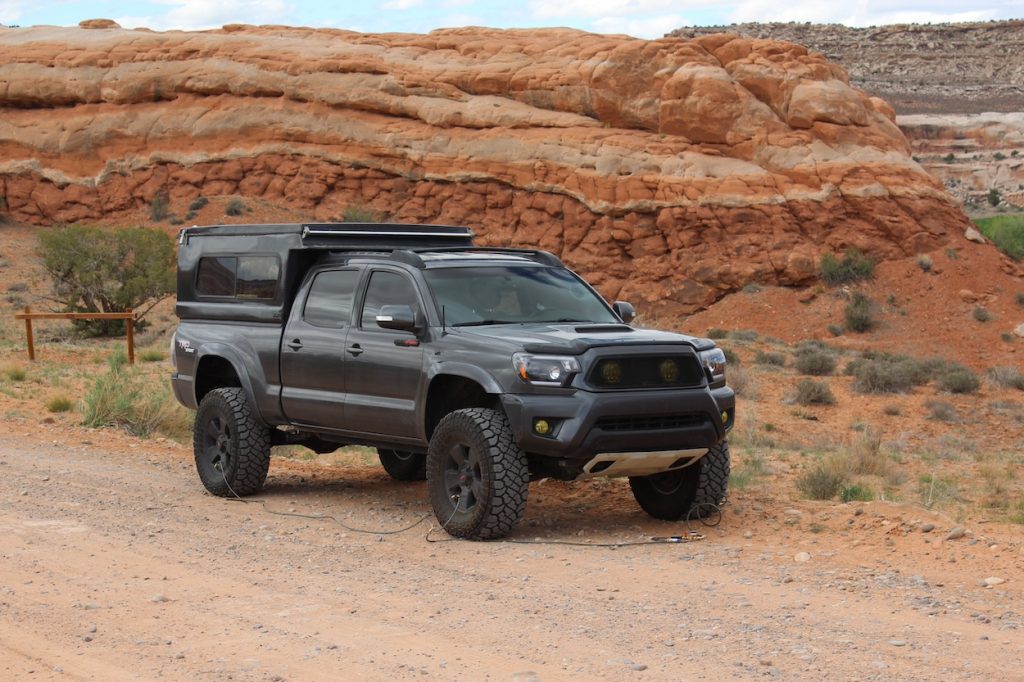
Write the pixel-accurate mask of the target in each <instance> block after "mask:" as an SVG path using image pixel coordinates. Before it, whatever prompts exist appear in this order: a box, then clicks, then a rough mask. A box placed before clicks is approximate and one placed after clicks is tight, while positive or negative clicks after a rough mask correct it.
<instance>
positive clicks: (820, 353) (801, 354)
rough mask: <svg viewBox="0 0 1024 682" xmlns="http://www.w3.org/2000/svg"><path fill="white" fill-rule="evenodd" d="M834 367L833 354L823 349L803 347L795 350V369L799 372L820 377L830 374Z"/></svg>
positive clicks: (834, 359)
mask: <svg viewBox="0 0 1024 682" xmlns="http://www.w3.org/2000/svg"><path fill="white" fill-rule="evenodd" d="M835 369H836V358H835V356H834V355H833V354H832V353H830V352H828V351H824V350H819V349H815V348H810V347H807V348H804V349H800V350H799V351H797V354H796V371H798V372H800V374H809V375H811V376H816V377H821V376H828V375H829V374H832V372H834V371H835Z"/></svg>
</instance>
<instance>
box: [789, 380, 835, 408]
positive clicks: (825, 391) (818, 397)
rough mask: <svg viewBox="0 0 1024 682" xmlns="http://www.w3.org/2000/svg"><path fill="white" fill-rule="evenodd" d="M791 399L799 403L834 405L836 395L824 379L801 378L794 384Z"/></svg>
mask: <svg viewBox="0 0 1024 682" xmlns="http://www.w3.org/2000/svg"><path fill="white" fill-rule="evenodd" d="M793 401H794V402H796V403H797V404H799V405H835V403H836V397H835V396H834V395H833V394H832V389H830V388H829V387H828V384H827V383H825V382H824V381H815V380H813V379H801V380H800V381H798V382H797V384H796V393H795V394H794V396H793Z"/></svg>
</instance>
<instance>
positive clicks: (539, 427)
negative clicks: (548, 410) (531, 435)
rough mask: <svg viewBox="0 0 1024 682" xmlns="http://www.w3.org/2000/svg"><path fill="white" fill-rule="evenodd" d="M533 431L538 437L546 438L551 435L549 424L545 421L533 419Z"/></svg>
mask: <svg viewBox="0 0 1024 682" xmlns="http://www.w3.org/2000/svg"><path fill="white" fill-rule="evenodd" d="M533 430H534V431H536V432H537V434H538V435H541V436H546V435H548V434H549V433H551V424H549V423H548V420H547V419H535V420H534V422H533Z"/></svg>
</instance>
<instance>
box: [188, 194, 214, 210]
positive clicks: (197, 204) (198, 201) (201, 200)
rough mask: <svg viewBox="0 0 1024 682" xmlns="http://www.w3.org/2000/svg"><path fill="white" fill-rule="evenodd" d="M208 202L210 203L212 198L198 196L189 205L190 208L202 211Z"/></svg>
mask: <svg viewBox="0 0 1024 682" xmlns="http://www.w3.org/2000/svg"><path fill="white" fill-rule="evenodd" d="M208 203H210V200H209V199H207V198H206V197H196V198H195V199H193V200H192V203H191V204H189V205H188V210H189V211H201V210H202V209H203V208H205V207H206V205H207V204H208Z"/></svg>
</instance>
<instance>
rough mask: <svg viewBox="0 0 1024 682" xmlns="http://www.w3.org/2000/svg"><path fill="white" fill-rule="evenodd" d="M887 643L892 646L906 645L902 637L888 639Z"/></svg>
mask: <svg viewBox="0 0 1024 682" xmlns="http://www.w3.org/2000/svg"><path fill="white" fill-rule="evenodd" d="M889 644H892V645H893V646H906V645H907V643H906V642H905V641H903V640H902V639H890V640H889Z"/></svg>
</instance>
